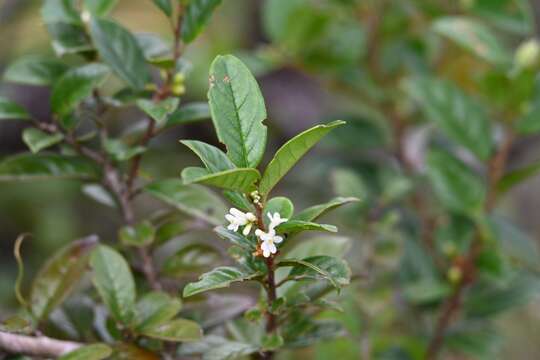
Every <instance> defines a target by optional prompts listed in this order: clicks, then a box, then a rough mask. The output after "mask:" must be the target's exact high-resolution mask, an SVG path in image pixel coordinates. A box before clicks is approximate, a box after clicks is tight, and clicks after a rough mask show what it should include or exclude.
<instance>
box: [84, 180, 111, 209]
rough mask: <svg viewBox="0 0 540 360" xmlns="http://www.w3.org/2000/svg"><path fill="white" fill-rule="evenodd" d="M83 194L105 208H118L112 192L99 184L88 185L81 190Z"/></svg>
mask: <svg viewBox="0 0 540 360" xmlns="http://www.w3.org/2000/svg"><path fill="white" fill-rule="evenodd" d="M81 191H82V193H83V194H85V195H86V196H88V197H89V198H91V199H92V200H94V201H96V202H97V203H100V204H102V205H105V206H109V207H113V208H114V207H116V201H115V200H114V197H113V196H112V195H111V194H110V192H109V191H108V190H107V189H105V187H103V186H102V185H99V184H86V185H83V187H82V188H81Z"/></svg>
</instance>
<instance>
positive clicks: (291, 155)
mask: <svg viewBox="0 0 540 360" xmlns="http://www.w3.org/2000/svg"><path fill="white" fill-rule="evenodd" d="M343 124H345V122H344V121H341V120H337V121H333V122H331V123H328V124H326V125H317V126H314V127H312V128H311V129H308V130H306V131H304V132H302V133H300V134H298V135H296V136H295V137H293V138H292V139H291V140H289V141H287V142H286V143H285V144H284V145H283V146H282V147H281V148H279V150H278V151H277V152H276V154H275V155H274V158H273V159H272V161H270V163H269V164H268V166H267V167H266V170H265V171H264V174H263V177H262V179H261V183H260V185H259V191H260V192H261V194H263V195H264V196H268V194H269V193H270V191H271V190H272V188H273V187H274V186H275V185H276V184H277V183H278V182H279V180H281V178H282V177H283V176H285V174H286V173H287V172H288V171H289V170H290V169H291V168H292V167H293V166H294V164H296V163H297V162H298V160H300V158H301V157H302V156H304V154H305V153H306V152H308V151H309V149H311V148H312V147H313V146H314V145H315V144H317V143H318V142H319V141H320V140H321V139H322V138H323V137H324V136H325V135H326V134H328V133H329V132H330V131H331V130H332V129H334V128H336V127H338V126H340V125H343Z"/></svg>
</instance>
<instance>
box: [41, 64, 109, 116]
mask: <svg viewBox="0 0 540 360" xmlns="http://www.w3.org/2000/svg"><path fill="white" fill-rule="evenodd" d="M108 74H109V69H108V68H107V67H106V66H105V65H103V64H97V63H95V64H88V65H83V66H81V67H77V68H73V69H70V70H68V71H66V72H65V73H64V75H62V77H60V79H58V81H57V82H56V83H55V84H54V86H53V88H52V94H51V107H52V110H53V112H55V113H57V114H59V115H61V116H64V115H68V114H69V113H71V112H72V111H73V110H74V109H75V108H76V107H77V106H78V105H79V104H80V103H81V102H82V101H83V100H84V99H86V98H87V97H89V96H90V95H91V94H92V90H94V89H95V88H96V87H99V86H100V85H101V84H102V83H103V81H104V80H105V77H106V76H107V75H108Z"/></svg>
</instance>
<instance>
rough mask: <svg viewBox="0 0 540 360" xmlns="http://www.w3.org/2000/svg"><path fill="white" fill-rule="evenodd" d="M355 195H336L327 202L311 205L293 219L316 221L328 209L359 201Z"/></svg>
mask: <svg viewBox="0 0 540 360" xmlns="http://www.w3.org/2000/svg"><path fill="white" fill-rule="evenodd" d="M358 201H360V199H358V198H355V197H336V198H334V199H332V200H330V201H329V202H327V203H325V204H320V205H314V206H310V207H308V208H306V209H304V210H302V211H300V212H299V213H298V214H296V215H295V216H293V218H292V220H301V221H315V220H317V219H318V218H319V217H321V216H323V215H324V214H325V213H327V212H328V211H331V210H333V209H336V208H338V207H340V206H342V205H346V204H350V203H354V202H358Z"/></svg>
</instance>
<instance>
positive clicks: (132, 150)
mask: <svg viewBox="0 0 540 360" xmlns="http://www.w3.org/2000/svg"><path fill="white" fill-rule="evenodd" d="M103 147H104V149H105V151H106V152H108V153H109V154H110V155H112V157H113V158H114V159H115V160H116V161H127V160H129V159H131V158H133V157H135V156H137V155H139V154H142V153H143V152H145V151H146V148H145V147H144V146H130V145H127V144H126V143H125V142H123V141H122V140H120V139H106V140H105V141H104V143H103Z"/></svg>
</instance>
